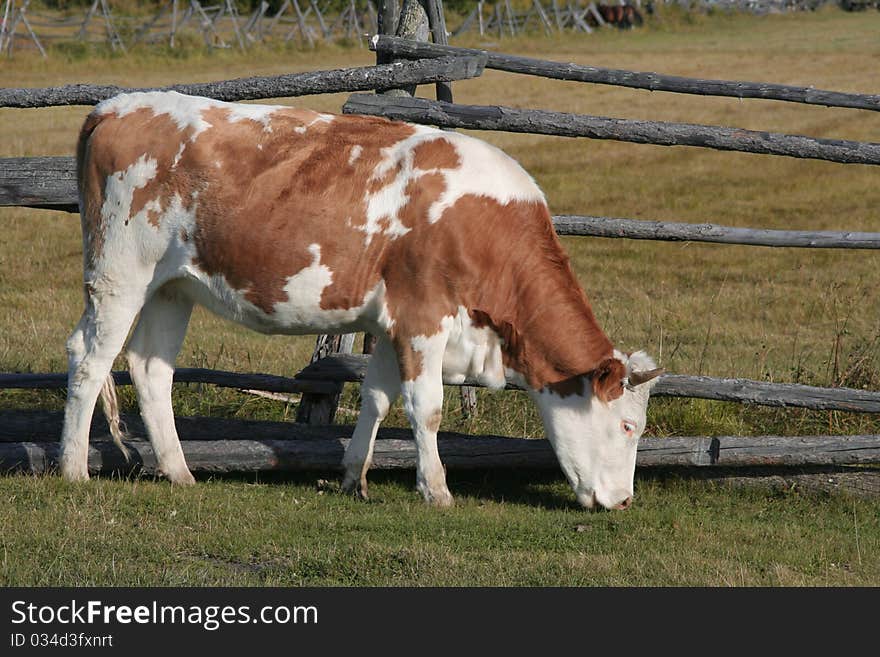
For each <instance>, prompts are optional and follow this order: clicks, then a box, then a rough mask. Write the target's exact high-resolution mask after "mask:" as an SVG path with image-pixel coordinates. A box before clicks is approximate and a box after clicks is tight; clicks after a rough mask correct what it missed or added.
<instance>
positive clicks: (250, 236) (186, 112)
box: [60, 92, 662, 509]
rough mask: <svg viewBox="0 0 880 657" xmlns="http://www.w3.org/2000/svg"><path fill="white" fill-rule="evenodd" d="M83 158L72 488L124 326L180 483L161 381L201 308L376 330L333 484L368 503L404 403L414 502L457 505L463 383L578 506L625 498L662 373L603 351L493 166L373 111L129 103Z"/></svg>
mask: <svg viewBox="0 0 880 657" xmlns="http://www.w3.org/2000/svg"><path fill="white" fill-rule="evenodd" d="M76 161H77V185H78V189H79V206H80V215H81V222H82V235H83V263H84V277H83V281H84V286H83V290H84V297H85V310H84V312H83V314H82V318H81V319H80V321H79V324H78V325H77V326H76V328H75V330H74V331H73V334H72V335H71V336H70V338H69V340H68V341H67V353H68V361H69V374H68V398H67V402H66V407H65V416H64V428H63V434H62V445H61V458H60V469H61V473H62V475H63V476H64V477H65V478H66V479H68V480H84V479H87V478H88V469H87V455H88V432H89V426H90V422H91V417H92V413H93V411H94V407H95V404H96V402H97V399H98V398H99V397H100V398H101V399H102V402H103V406H104V409H105V414H106V415H107V418H108V420H109V423H110V429H111V434H112V435H113V438H114V440H115V442H116V443H117V444H118V445H119V446H120V448H123V443H122V437H123V434H122V431H121V428H120V424H119V413H118V408H117V406H118V405H117V403H116V395H115V389H114V387H113V379H112V377H111V376H110V370H111V365H112V363H113V361H114V359H115V357H116V356H117V355H118V354H119V353H120V352H121V351H122V349H123V346H124V344H125V341H126V338H127V336H128V333H129V331H130V329H131V327H132V326H133V325H134V330H133V332H132V334H131V337H130V339H129V341H128V347H127V352H128V362H129V368H130V372H131V378H132V381H133V382H134V385H135V387H136V389H137V397H138V402H139V406H140V411H141V414H142V416H143V421H144V425H145V427H146V430H147V433H148V435H149V439H150V441H151V444H152V446H153V449H154V452H155V455H156V459H157V462H158V467H159V469H160V471H161V473H162V474H164V475H165V476H166V477H167V478H168V479H170V480H171V482H173V483H175V484H191V483H194V479H193V476H192V474H191V473H190V471H189V469H188V467H187V465H186V460H185V458H184V454H183V451H182V449H181V445H180V441H179V439H178V435H177V432H176V429H175V425H174V416H173V411H172V407H171V383H172V377H173V372H174V361H175V358H176V356H177V354H178V351H179V350H180V347H181V343H182V342H183V338H184V334H185V332H186V328H187V324H188V321H189V318H190V313H191V311H192V308H193V306H194V304H196V303H199V304H201V305H203V306H205V307H207V308H208V309H209V310H211V311H213V312H214V313H216V314H218V315H220V316H222V317H225V318H227V319H230V320H233V321H235V322H238V323H240V324H243V325H244V326H246V327H249V328H251V329H254V330H256V331H260V332H262V333H267V334H312V333H348V332H355V331H367V332H369V333H371V334H373V335H376V336H378V344H377V346H376V349H375V353H374V354H373V356H372V358H371V359H370V363H369V366H368V368H367V372H366V375H365V378H364V381H363V385H362V387H361V397H362V404H361V408H360V413H359V417H358V420H357V424H356V427H355V429H354V434H353V437H352V439H351V441H350V443H349V445H348V447H347V449H346V451H345V454H344V457H343V462H342V465H343V468H344V479H343V488H344V489H345V490H346V491H349V492H351V493H354V494H356V495H359V496H360V497H366V496H367V481H366V474H367V470H368V468H369V467H370V463H371V456H372V451H373V444H374V441H375V438H376V431H377V429H378V426H379V424H380V423H381V422H382V420H383V419H384V418H385V416H386V414H387V413H388V410H389V407H390V406H391V404H392V403H393V402H394V401H395V400H396V399H397V397H398V396H402V397H403V405H404V409H405V411H406V415H407V417H408V419H409V421H410V423H411V425H412V430H413V434H414V438H415V444H416V446H417V454H418V459H417V468H416V471H417V472H416V483H417V489H418V490H419V492H420V493H421V494H422V496H423V497H424V499H425V500H426V501H427V502H428V503H430V504H433V505H436V506H440V507H444V506H449V505H451V504H452V503H453V498H452V495H451V494H450V492H449V489H448V487H447V484H446V473H445V469H444V467H443V465H442V463H441V461H440V457H439V453H438V449H437V431H438V427H439V426H440V420H441V408H442V401H443V384H444V383H449V384H458V383H462V382H463V381H465V380H466V379H470V380H476V381H478V382H479V383H480V384H482V385H485V386H489V387H491V388H501V387H503V386H505V385H506V384H507V383H513V384H516V385H518V386H520V387H522V388H525V389H526V390H527V391H528V392H529V393H530V395H531V397H532V398H533V399H534V401H535V402H536V403H537V406H538V408H539V409H540V413H541V416H542V420H543V422H544V426H545V429H546V435H547V437H548V438H549V440H550V442H551V443H552V446H553V449H554V450H555V453H556V455H557V457H558V460H559V463H560V465H561V467H562V470H563V472H564V473H565V475H566V477H567V478H568V480H569V482H570V483H571V486H572V487H573V489H574V491H575V494H576V496H577V500H578V501H579V502H580V503H581V504H582V505H583V506H585V507H588V508H593V507H604V508H617V509H623V508H626V507H628V506H629V505H630V501H631V499H632V495H633V476H634V470H635V461H636V447H637V442H638V439H639V436H640V435H641V433H642V432H643V430H644V429H645V413H646V407H647V404H648V397H649V394H650V389H651V386H652V385H653V383H655V382H656V380H657V379H656V377H657V376H658V375H659V374H660V373H661V372H662V370H660V369H657V368H656V367H655V364H654V363H653V361H652V360H651V359H650V358H649V357H648V356H647V355H646V354H645V353H643V352H636V353H632V354H625V353H623V352H621V351H618V350H616V349H615V348H614V347H613V345H612V343H611V341H610V340H609V339H608V337H607V336H606V335H605V333H604V332H603V331H602V329H601V328H600V327H599V324H598V323H597V321H596V318H595V317H594V314H593V311H592V310H591V307H590V304H589V302H588V301H587V298H586V296H585V294H584V292H583V291H582V289H581V287H580V286H579V285H578V282H577V280H576V278H575V275H574V273H573V271H572V268H571V266H570V263H569V259H568V257H567V255H566V254H565V252H564V251H563V249H562V246H561V244H560V242H559V239H558V238H557V236H556V234H555V232H554V230H553V224H552V220H551V216H550V213H549V210H548V208H547V203H546V201H545V198H544V195H543V194H542V192H541V190H540V189H539V188H538V186H537V184H536V183H535V181H534V180H533V179H532V178H531V176H529V174H527V173H526V172H525V171H524V170H523V169H522V167H520V165H519V164H518V163H517V162H515V161H514V160H513V159H512V158H511V157H509V156H507V155H505V154H504V153H503V152H502V151H500V150H498V149H497V148H495V147H493V146H490V145H489V144H487V143H485V142H483V141H480V140H478V139H475V138H472V137H468V136H465V135H462V134H458V133H453V132H444V131H441V130H438V129H436V128H431V127H425V126H418V125H412V124H408V123H403V122H394V121H389V120H387V119H384V118H379V117H367V116H356V115H332V114H324V113H320V112H314V111H311V110H307V109H296V108H291V107H282V106H269V105H256V104H235V103H225V102H219V101H215V100H210V99H207V98H201V97H194V96H187V95H182V94H179V93H176V92H139V93H129V94H123V95H119V96H116V97H114V98H111V99H109V100H106V101H104V102H102V103H100V104H99V105H97V106H96V107H95V109H94V110H93V111H92V112H91V113H90V114H89V115H88V117H87V118H86V119H85V122H84V124H83V126H82V130H81V133H80V137H79V141H78V146H77V158H76Z"/></svg>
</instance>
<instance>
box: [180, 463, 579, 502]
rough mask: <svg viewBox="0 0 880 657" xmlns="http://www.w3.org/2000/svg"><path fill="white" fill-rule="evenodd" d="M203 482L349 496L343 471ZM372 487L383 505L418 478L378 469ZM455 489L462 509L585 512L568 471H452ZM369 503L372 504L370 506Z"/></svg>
mask: <svg viewBox="0 0 880 657" xmlns="http://www.w3.org/2000/svg"><path fill="white" fill-rule="evenodd" d="M195 477H196V479H197V480H198V481H206V480H209V479H211V480H216V481H230V482H246V483H254V482H259V483H263V484H270V485H271V484H273V483H277V484H293V485H305V486H311V487H314V488H315V489H316V490H321V491H323V492H325V493H327V494H333V495H347V493H344V492H343V491H342V490H341V487H340V483H341V481H342V476H341V474H340V473H339V472H338V471H330V470H328V471H308V472H260V473H223V474H220V473H216V474H210V475H205V474H202V475H200V474H198V473H195ZM367 479H368V482H369V484H371V489H370V492H371V501H373V502H382V501H383V494H382V490H381V489H382V488H384V487H386V486H394V487H400V488H403V489H411V490H412V495H413V496H418V492H416V489H415V473H414V472H413V471H412V470H375V471H371V472H370V474H369V476H368V477H367ZM447 483H448V485H449V490H450V491H451V492H452V494H453V496H454V497H455V498H456V500H457V501H458V503H459V504H464V503H470V502H472V501H476V502H477V503H479V502H481V501H491V502H496V503H499V504H519V505H524V506H530V507H536V508H542V509H559V510H581V507H580V505H579V504H578V503H577V501H576V500H575V497H574V494H573V493H572V492H571V490H570V488H569V487H568V484H567V483H566V481H565V479H564V477H563V476H562V472H558V473H555V472H550V471H547V470H534V471H533V470H527V469H520V470H516V471H498V470H491V469H474V470H450V471H449V472H448V473H447ZM367 503H369V502H367Z"/></svg>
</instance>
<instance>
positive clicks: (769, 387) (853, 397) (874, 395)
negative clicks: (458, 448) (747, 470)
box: [0, 354, 880, 413]
mask: <svg viewBox="0 0 880 657" xmlns="http://www.w3.org/2000/svg"><path fill="white" fill-rule="evenodd" d="M369 359H370V357H369V356H358V355H355V354H334V355H331V356H326V357H325V358H322V359H320V360H318V361H316V362H315V363H312V364H311V365H309V366H307V367H306V368H304V369H303V370H301V371H300V372H299V373H298V374H297V375H296V377H295V378H289V377H282V376H272V375H268V374H238V373H235V372H222V371H215V370H205V369H186V368H181V369H178V370H177V371H176V372H175V373H174V380H175V382H177V383H184V382H189V383H194V382H195V383H210V384H214V385H219V386H223V387H228V388H244V389H249V390H269V391H272V392H306V393H315V394H335V393H337V392H338V391H339V385H340V384H342V383H360V382H361V381H363V380H364V374H365V373H366V371H367V363H368V362H369ZM113 374H114V380H115V381H116V383H118V384H119V385H131V377H129V375H128V373H127V372H114V373H113ZM461 385H465V386H473V387H479V386H480V384H479V383H478V382H477V381H471V380H466V381H464V382H463V383H462V384H461ZM66 386H67V374H65V373H50V374H10V373H4V374H0V390H2V389H9V388H42V389H46V388H64V387H66ZM509 389H512V390H516V389H517V388H516V386H509ZM653 394H654V395H655V396H657V397H690V398H696V399H711V400H715V401H726V402H738V403H743V404H757V405H760V406H777V407H793V408H808V409H811V410H822V411H849V412H854V413H880V392H875V391H871V390H857V389H855V388H821V387H817V386H805V385H800V384H795V383H767V382H764V381H751V380H749V379H722V378H714V377H709V376H688V375H683V374H666V375H664V376H663V377H661V378H660V380H659V381H658V383H657V385H656V386H655V387H654V393H653Z"/></svg>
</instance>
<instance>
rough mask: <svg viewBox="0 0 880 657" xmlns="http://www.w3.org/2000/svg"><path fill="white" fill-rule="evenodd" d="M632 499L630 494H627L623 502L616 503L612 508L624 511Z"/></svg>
mask: <svg viewBox="0 0 880 657" xmlns="http://www.w3.org/2000/svg"><path fill="white" fill-rule="evenodd" d="M632 501H633V498H632V496H629V497H627V498H626V499H625V500H624V501H623V502H621V503H620V504H618V505H617V506H616V507H614V508H615V509H617V510H618V511H625V510H626V509H628V508H629V507H630V506H631V505H632Z"/></svg>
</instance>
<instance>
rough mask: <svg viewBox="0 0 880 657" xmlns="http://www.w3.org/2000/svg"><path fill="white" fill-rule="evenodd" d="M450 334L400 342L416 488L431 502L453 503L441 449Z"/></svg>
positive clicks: (446, 504) (420, 337) (404, 398)
mask: <svg viewBox="0 0 880 657" xmlns="http://www.w3.org/2000/svg"><path fill="white" fill-rule="evenodd" d="M447 338H448V335H447V334H446V333H445V332H440V333H438V334H436V335H433V336H431V337H423V336H419V337H416V338H413V339H412V340H411V341H410V344H407V345H398V358H399V360H400V364H401V367H400V369H401V379H402V383H401V386H400V387H401V392H402V393H403V404H404V410H405V411H406V414H407V417H408V418H409V421H410V424H411V425H412V428H413V436H414V438H415V441H416V450H417V452H418V463H417V465H416V488H418V490H419V492H420V493H421V494H422V496H423V497H424V498H425V501H426V502H427V503H428V504H432V505H434V506H438V507H448V506H452V504H453V499H452V494H451V493H450V492H449V488H447V486H446V470H445V469H444V468H443V464H442V463H441V462H440V453H439V451H438V450H437V430H438V429H439V428H440V419H441V417H442V415H443V354H444V352H445V350H446V340H447Z"/></svg>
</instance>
